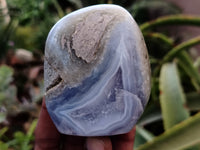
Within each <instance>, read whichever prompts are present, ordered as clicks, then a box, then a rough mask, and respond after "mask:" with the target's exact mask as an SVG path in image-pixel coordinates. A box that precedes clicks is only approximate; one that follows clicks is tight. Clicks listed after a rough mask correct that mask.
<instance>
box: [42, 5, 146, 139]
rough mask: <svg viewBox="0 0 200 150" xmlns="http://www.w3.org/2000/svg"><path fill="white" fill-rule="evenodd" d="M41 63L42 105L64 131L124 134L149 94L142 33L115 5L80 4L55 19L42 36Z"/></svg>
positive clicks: (133, 121)
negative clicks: (43, 50) (43, 48)
mask: <svg viewBox="0 0 200 150" xmlns="http://www.w3.org/2000/svg"><path fill="white" fill-rule="evenodd" d="M44 68H45V70H44V78H45V90H46V93H45V100H46V105H47V109H48V112H49V114H50V116H51V118H52V120H53V122H54V124H55V125H56V127H57V128H58V130H59V131H60V132H61V133H64V134H69V135H80V136H103V135H116V134H122V133H126V132H128V131H130V130H131V129H132V128H133V126H134V125H135V124H136V122H137V120H138V119H139V117H140V116H141V114H142V112H143V110H144V107H145V105H146V104H147V101H148V98H149V93H150V67H149V60H148V54H147V50H146V46H145V43H144V40H143V37H142V34H141V32H140V30H139V28H138V26H137V24H136V23H135V21H134V19H133V18H132V17H131V15H130V14H129V13H128V12H127V11H126V10H125V9H123V8H122V7H119V6H116V5H96V6H91V7H87V8H83V9H80V10H78V11H75V12H73V13H71V14H69V15H67V16H65V17H64V18H62V19H61V20H60V21H59V22H57V23H56V24H55V25H54V27H53V28H52V29H51V31H50V33H49V35H48V38H47V42H46V47H45V63H44Z"/></svg>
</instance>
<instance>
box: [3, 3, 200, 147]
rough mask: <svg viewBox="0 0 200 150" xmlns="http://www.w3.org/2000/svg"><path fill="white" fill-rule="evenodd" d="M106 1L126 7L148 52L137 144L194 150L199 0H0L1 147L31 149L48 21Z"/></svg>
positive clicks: (199, 122)
mask: <svg viewBox="0 0 200 150" xmlns="http://www.w3.org/2000/svg"><path fill="white" fill-rule="evenodd" d="M105 3H106V4H117V5H121V6H122V7H124V8H125V9H127V10H128V11H129V12H130V13H131V15H132V16H133V17H134V18H135V20H136V22H137V23H138V25H139V27H140V28H141V31H142V33H143V35H144V38H145V42H146V45H147V48H148V52H149V57H150V63H151V69H152V91H151V96H150V100H149V103H148V105H147V107H146V110H145V112H144V114H143V115H142V117H141V119H140V120H139V122H138V124H137V132H136V139H135V146H134V147H135V149H136V150H151V149H152V150H156V149H158V150H173V149H174V150H178V149H185V150H200V115H199V111H200V46H199V44H200V9H199V8H200V1H199V0H190V1H188V0H42V1H41V0H0V150H32V149H33V145H34V134H33V132H34V129H35V126H36V123H37V118H38V116H39V112H40V108H41V103H42V99H43V95H44V85H43V82H44V81H43V60H44V49H45V40H46V38H47V35H48V32H49V31H50V29H51V27H52V26H53V25H54V24H55V23H56V22H57V21H58V20H59V19H60V18H62V17H63V16H65V15H67V14H68V13H70V12H72V11H75V10H77V9H80V8H83V7H86V6H90V5H95V4H105ZM166 143H168V144H167V145H166Z"/></svg>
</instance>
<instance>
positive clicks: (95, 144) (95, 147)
mask: <svg viewBox="0 0 200 150" xmlns="http://www.w3.org/2000/svg"><path fill="white" fill-rule="evenodd" d="M86 147H87V150H104V142H103V140H102V139H100V138H96V137H90V138H87V140H86Z"/></svg>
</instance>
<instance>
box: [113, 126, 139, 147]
mask: <svg viewBox="0 0 200 150" xmlns="http://www.w3.org/2000/svg"><path fill="white" fill-rule="evenodd" d="M135 131H136V128H133V129H132V130H131V131H130V132H128V133H126V134H121V135H116V136H112V137H111V141H112V146H113V150H133V145H134V139H135Z"/></svg>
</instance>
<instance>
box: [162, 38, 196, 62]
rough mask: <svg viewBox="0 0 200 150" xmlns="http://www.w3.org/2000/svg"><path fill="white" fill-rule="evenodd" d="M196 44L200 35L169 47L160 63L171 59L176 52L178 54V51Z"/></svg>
mask: <svg viewBox="0 0 200 150" xmlns="http://www.w3.org/2000/svg"><path fill="white" fill-rule="evenodd" d="M197 44H200V36H197V37H195V38H192V39H190V40H188V41H185V42H183V43H181V44H179V45H177V46H176V47H174V48H173V49H171V50H170V51H169V52H168V53H167V54H166V55H165V57H164V58H163V61H162V64H163V63H165V62H167V61H171V60H172V59H173V58H174V57H175V56H177V55H178V54H180V52H182V51H184V50H186V49H189V48H190V47H192V46H195V45H197Z"/></svg>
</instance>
